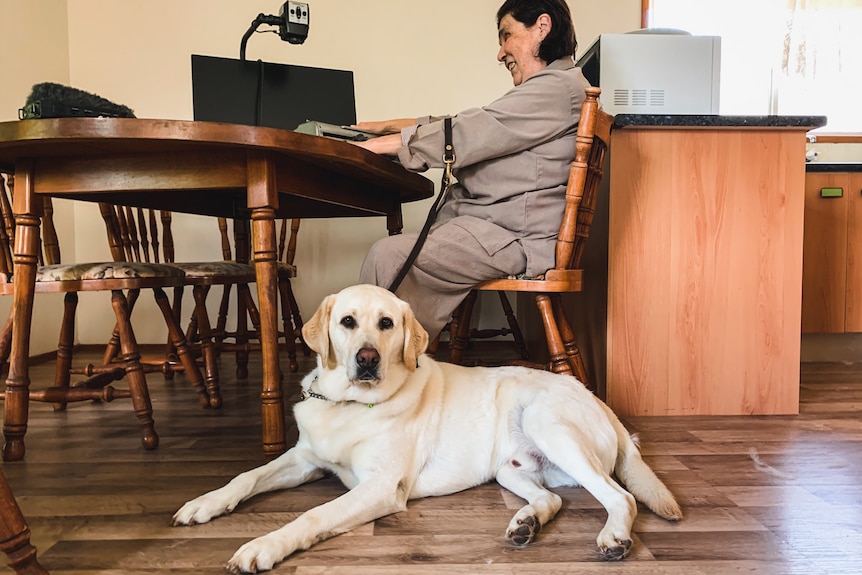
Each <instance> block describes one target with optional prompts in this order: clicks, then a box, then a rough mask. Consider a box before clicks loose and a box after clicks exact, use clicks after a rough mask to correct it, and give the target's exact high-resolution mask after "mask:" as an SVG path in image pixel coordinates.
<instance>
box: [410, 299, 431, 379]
mask: <svg viewBox="0 0 862 575" xmlns="http://www.w3.org/2000/svg"><path fill="white" fill-rule="evenodd" d="M427 347H428V332H427V331H425V328H423V327H422V324H420V323H419V322H418V321H416V317H415V316H414V315H413V310H412V309H410V306H409V305H406V304H405V306H404V364H405V365H406V366H407V369H409V370H410V371H416V360H417V359H418V358H419V356H420V355H422V354H423V353H425V349H426V348H427Z"/></svg>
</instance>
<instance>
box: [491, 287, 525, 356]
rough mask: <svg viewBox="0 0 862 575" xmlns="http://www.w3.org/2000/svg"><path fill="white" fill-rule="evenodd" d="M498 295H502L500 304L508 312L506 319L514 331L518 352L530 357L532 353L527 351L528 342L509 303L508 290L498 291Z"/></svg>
mask: <svg viewBox="0 0 862 575" xmlns="http://www.w3.org/2000/svg"><path fill="white" fill-rule="evenodd" d="M497 295H499V296H500V305H501V306H502V307H503V313H504V314H506V321H507V322H508V323H509V330H510V331H511V333H512V338H514V340H515V347H517V348H518V353H520V354H521V359H525V360H526V359H530V353H529V352H528V351H527V343H526V342H525V341H524V334H523V333H521V326H520V325H519V324H518V318H516V317H515V312H513V311H512V306H511V305H510V304H509V298H508V297H507V296H506V292H504V291H498V292H497Z"/></svg>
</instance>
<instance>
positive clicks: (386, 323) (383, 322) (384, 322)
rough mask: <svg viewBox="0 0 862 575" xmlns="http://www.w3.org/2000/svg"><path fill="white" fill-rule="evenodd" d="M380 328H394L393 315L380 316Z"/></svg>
mask: <svg viewBox="0 0 862 575" xmlns="http://www.w3.org/2000/svg"><path fill="white" fill-rule="evenodd" d="M379 325H380V329H392V327H393V326H394V325H395V323H394V322H393V321H392V318H391V317H382V318H380V324H379Z"/></svg>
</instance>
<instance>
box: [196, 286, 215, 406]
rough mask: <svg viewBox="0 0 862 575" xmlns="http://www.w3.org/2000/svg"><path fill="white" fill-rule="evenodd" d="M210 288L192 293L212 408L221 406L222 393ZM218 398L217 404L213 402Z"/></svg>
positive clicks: (198, 289) (200, 287)
mask: <svg viewBox="0 0 862 575" xmlns="http://www.w3.org/2000/svg"><path fill="white" fill-rule="evenodd" d="M209 291H210V290H209V286H194V288H193V290H192V293H193V295H194V298H195V312H194V314H193V317H196V318H197V322H196V325H197V334H198V339H199V341H200V346H201V356H202V357H203V360H204V372H205V374H204V378H205V379H206V387H207V393H208V395H209V398H210V407H219V406H221V391H220V388H219V370H218V357H217V355H216V350H215V345H214V344H213V338H212V327H211V326H210V320H209V314H208V313H207V307H206V306H207V295H208V294H209ZM214 398H217V402H216V403H217V404H218V405H213V404H212V401H213V399H214Z"/></svg>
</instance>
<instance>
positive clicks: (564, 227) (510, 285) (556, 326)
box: [450, 88, 613, 385]
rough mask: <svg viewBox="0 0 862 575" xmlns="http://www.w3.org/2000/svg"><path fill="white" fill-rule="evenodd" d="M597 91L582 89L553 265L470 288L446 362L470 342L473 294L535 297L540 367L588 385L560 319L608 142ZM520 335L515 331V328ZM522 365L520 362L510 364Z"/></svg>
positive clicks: (576, 285)
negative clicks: (545, 354)
mask: <svg viewBox="0 0 862 575" xmlns="http://www.w3.org/2000/svg"><path fill="white" fill-rule="evenodd" d="M600 93H601V90H600V89H599V88H588V89H587V97H586V100H585V101H584V105H583V107H582V109H581V115H580V120H579V122H578V133H577V139H576V144H575V159H574V161H573V162H572V165H571V170H570V172H569V180H568V184H567V186H566V207H565V211H564V214H563V221H562V223H561V225H560V231H559V234H558V236H557V246H556V264H555V265H554V268H553V269H550V270H548V271H547V272H546V273H545V275H544V276H542V277H538V278H532V279H520V278H518V279H515V278H501V279H495V280H490V281H486V282H483V283H481V284H479V285H477V286H476V287H475V289H474V290H473V291H472V292H470V294H469V295H468V297H467V298H466V299H465V300H464V302H463V303H462V304H461V306H460V307H459V308H458V310H456V312H455V314H454V317H453V322H452V328H451V333H450V336H452V337H453V341H451V342H450V359H451V361H453V362H454V363H461V362H462V360H463V353H464V350H465V349H466V348H467V344H468V341H469V339H470V316H471V314H472V312H473V305H474V303H475V301H476V296H477V293H478V292H479V291H497V292H521V293H531V294H534V295H535V298H536V305H537V306H538V308H539V312H540V314H541V317H542V323H543V326H544V330H545V337H546V339H547V343H548V351H549V353H550V362H549V364H548V365H545V366H543V367H546V368H549V369H551V370H552V371H555V372H557V373H566V374H570V375H571V374H573V375H575V376H576V377H577V378H578V379H580V380H581V381H582V382H583V383H584V384H585V385H588V382H589V380H588V378H587V373H586V369H585V367H584V363H583V359H582V357H581V354H580V351H579V349H578V346H577V343H576V342H575V337H574V333H573V331H572V328H571V325H570V323H569V321H568V319H567V318H566V313H565V310H564V309H563V303H562V299H561V294H564V293H571V292H578V291H581V289H582V282H583V270H582V269H580V268H579V266H580V262H581V255H582V254H583V250H584V246H585V245H586V241H587V238H588V236H589V233H590V225H591V224H592V221H593V213H594V210H595V204H596V196H597V195H598V190H599V183H600V182H601V179H602V172H603V169H604V158H605V154H606V152H607V149H608V146H609V144H610V134H611V126H612V124H613V116H611V115H609V114H607V113H605V112H604V111H603V110H601V109H600V107H599V102H598V97H599V94H600ZM517 331H518V333H520V330H517ZM514 363H525V362H518V361H516V362H514Z"/></svg>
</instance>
